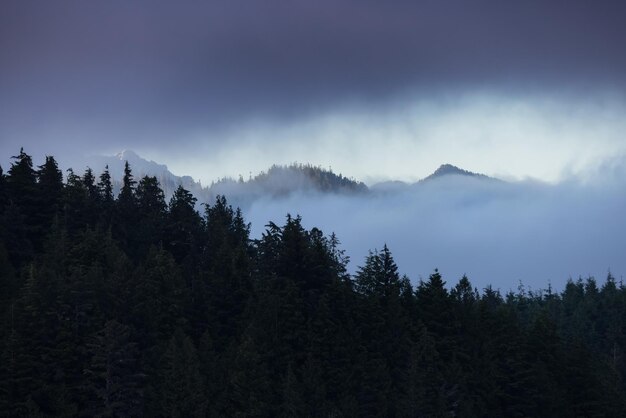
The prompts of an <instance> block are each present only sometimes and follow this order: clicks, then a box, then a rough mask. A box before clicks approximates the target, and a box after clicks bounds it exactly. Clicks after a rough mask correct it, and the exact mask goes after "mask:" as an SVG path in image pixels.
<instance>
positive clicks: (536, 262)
mask: <svg viewBox="0 0 626 418" xmlns="http://www.w3.org/2000/svg"><path fill="white" fill-rule="evenodd" d="M373 190H374V191H372V192H370V193H367V194H360V195H348V196H347V195H339V194H322V193H315V192H309V193H295V194H292V195H290V196H287V197H280V198H264V199H259V200H256V201H254V202H253V203H252V204H251V205H250V206H249V207H248V208H244V215H245V217H246V219H247V220H248V221H250V222H251V224H252V237H253V238H259V237H260V236H261V234H262V233H263V231H264V225H266V224H267V222H268V221H273V222H275V223H276V224H278V225H281V224H282V223H284V220H285V215H286V214H287V213H290V214H292V215H293V216H295V215H301V216H302V219H303V224H304V225H305V226H306V227H309V228H311V227H313V226H317V227H319V228H321V229H322V230H323V231H324V232H325V233H331V232H335V233H336V234H337V236H338V238H339V240H340V241H341V243H342V247H343V248H344V249H345V250H346V252H347V254H348V255H349V256H350V257H351V263H350V268H351V271H353V272H354V271H355V270H356V268H357V266H359V265H362V264H363V260H364V258H365V256H366V255H367V254H368V251H369V250H370V249H371V250H374V249H376V248H377V249H381V248H382V247H383V245H384V244H385V243H386V244H387V245H388V246H389V248H390V249H391V251H392V252H393V254H394V256H395V258H396V260H397V262H398V265H399V268H400V271H401V272H402V273H404V274H407V275H408V276H409V277H410V279H411V280H412V281H413V282H414V283H416V282H417V281H418V280H419V279H420V278H426V277H428V275H429V274H430V273H431V272H432V271H433V269H435V268H438V269H439V270H440V271H441V272H442V274H443V276H444V277H445V278H447V280H448V283H449V284H454V283H456V282H457V281H458V279H460V278H461V276H462V275H463V274H467V275H468V277H469V278H470V279H471V280H472V283H473V284H474V285H475V286H477V287H478V288H483V287H485V286H487V285H489V284H491V285H493V287H494V288H500V289H501V290H503V291H508V290H510V289H513V290H517V288H518V286H519V283H520V281H521V282H523V284H524V285H525V286H527V287H531V288H532V289H535V290H537V289H539V288H546V287H547V285H548V283H550V284H551V285H552V286H553V288H555V289H561V290H562V289H563V287H564V285H565V283H566V281H567V279H568V278H572V279H574V280H576V279H578V277H579V276H582V277H583V278H586V277H588V276H589V275H592V276H595V277H596V278H597V279H601V280H603V279H604V278H605V276H606V275H607V273H608V272H609V270H610V271H611V272H612V273H613V274H614V275H616V277H617V278H618V279H619V278H621V276H622V274H623V273H624V272H625V271H626V258H625V257H624V249H625V248H626V245H625V244H626V220H625V219H624V217H623V211H624V208H626V193H625V192H624V191H625V190H626V188H625V187H624V185H623V183H619V182H613V181H611V182H608V183H595V182H592V183H582V182H577V181H572V182H566V183H561V184H556V185H550V184H544V183H539V182H534V181H523V182H514V183H508V182H500V181H494V180H491V179H482V178H475V177H467V176H457V175H450V176H445V177H441V178H436V179H432V180H429V181H427V182H420V183H416V184H414V185H404V186H398V187H395V188H394V189H392V190H390V191H388V192H385V191H380V190H378V191H377V190H376V189H375V188H374V189H373Z"/></svg>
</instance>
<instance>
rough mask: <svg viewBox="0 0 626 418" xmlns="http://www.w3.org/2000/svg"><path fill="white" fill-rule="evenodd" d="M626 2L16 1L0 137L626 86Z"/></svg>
mask: <svg viewBox="0 0 626 418" xmlns="http://www.w3.org/2000/svg"><path fill="white" fill-rule="evenodd" d="M625 8H626V6H625V5H624V3H623V2H618V1H615V2H600V1H508V2H504V1H495V0H491V1H420V2H418V1H386V2H379V1H336V0H335V1H326V0H322V1H316V2H309V1H236V0H235V1H233V0H228V1H210V2H201V1H197V2H196V1H185V2H182V1H167V2H166V1H154V0H150V1H148V0H146V1H139V0H137V1H127V0H124V1H122V0H110V1H103V2H95V1H29V0H19V1H16V0H6V1H3V2H2V3H1V4H0V63H1V65H0V122H1V125H2V128H0V135H2V141H3V143H4V142H7V141H18V142H19V141H24V140H26V138H27V137H30V138H32V137H41V138H42V139H43V140H45V138H48V139H49V140H50V142H52V141H60V140H61V139H62V138H63V137H64V138H65V140H66V141H67V142H68V143H70V144H74V145H76V144H78V143H80V142H81V141H84V140H87V139H91V140H104V139H107V140H109V141H113V142H112V144H113V146H117V145H118V144H119V145H123V144H127V143H128V141H129V140H130V139H132V140H133V141H134V142H135V143H139V144H147V143H150V141H163V140H166V139H169V140H171V139H174V138H176V137H177V136H179V135H181V134H184V133H186V132H185V131H193V130H195V129H204V128H207V127H213V128H214V127H216V126H224V125H226V126H228V125H230V124H234V123H238V122H239V121H241V120H242V119H245V118H248V117H253V116H271V117H274V118H276V117H278V118H281V117H287V118H292V117H297V116H299V115H302V114H306V113H307V112H317V111H318V110H319V109H320V108H324V109H328V108H329V107H332V106H333V105H334V104H340V103H343V102H346V101H348V102H354V101H357V102H366V103H371V102H374V103H378V102H380V101H384V100H387V99H389V98H391V97H394V96H396V95H399V94H400V95H401V94H403V93H405V92H407V91H412V92H414V91H418V92H421V93H424V92H425V93H429V92H432V91H441V90H442V89H443V90H452V91H456V90H459V89H461V90H462V89H470V88H474V87H494V86H495V87H497V88H502V89H509V88H512V89H517V88H524V89H526V88H529V87H531V88H538V89H543V88H545V87H546V86H550V87H551V88H553V87H554V86H562V87H567V88H570V87H573V88H576V89H586V88H590V89H594V88H596V87H597V86H598V85H600V86H604V87H606V86H609V87H613V88H618V89H620V90H621V91H623V89H624V86H625V85H626V78H625V77H626V52H624V51H625V50H624V48H623V44H622V43H623V42H622V41H623V39H626V25H624V24H623V22H624V21H625V20H626V13H625ZM86 137H89V138H86ZM111 138H118V139H117V141H118V142H115V141H114V140H112V139H111ZM51 151H53V150H49V152H51Z"/></svg>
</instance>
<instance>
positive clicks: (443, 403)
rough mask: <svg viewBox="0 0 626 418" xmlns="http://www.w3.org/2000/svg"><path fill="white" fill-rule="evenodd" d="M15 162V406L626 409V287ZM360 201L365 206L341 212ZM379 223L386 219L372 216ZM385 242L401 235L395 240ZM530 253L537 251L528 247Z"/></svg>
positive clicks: (10, 323) (1, 302)
mask: <svg viewBox="0 0 626 418" xmlns="http://www.w3.org/2000/svg"><path fill="white" fill-rule="evenodd" d="M12 160H13V161H12V163H11V166H10V167H9V169H8V171H7V173H6V174H5V173H4V172H3V171H2V169H0V285H1V287H2V292H1V293H0V324H1V328H0V338H1V341H2V345H1V346H0V414H1V415H2V416H164V417H165V416H167V417H192V416H203V417H204V416H208V417H213V416H311V417H313V416H315V417H317V416H319V417H329V416H337V417H339V416H341V417H344V416H345V417H352V416H391V417H414V416H625V415H626V396H625V395H626V392H625V390H626V387H625V385H624V378H625V377H626V363H625V357H624V356H625V349H626V335H625V332H624V324H625V320H626V288H625V287H624V285H623V283H621V281H620V282H618V281H616V280H615V278H613V277H612V276H611V274H608V276H607V278H606V280H604V281H603V282H602V283H599V282H597V281H596V280H595V279H594V278H593V277H589V278H586V279H584V280H583V279H578V280H576V281H574V280H569V281H568V283H567V285H566V286H565V288H564V290H563V291H562V292H560V293H557V292H553V291H552V290H551V288H550V287H549V286H547V288H546V289H545V290H542V291H534V292H531V291H527V290H525V288H524V287H523V286H522V285H520V287H519V289H518V291H517V292H508V293H506V294H502V293H501V292H500V291H499V290H496V289H493V288H491V287H487V288H485V289H481V290H478V289H475V288H474V287H473V286H472V284H471V281H470V279H469V278H467V277H465V276H463V277H461V278H459V279H458V282H456V283H455V284H450V285H448V284H447V283H446V281H445V279H444V278H443V277H442V276H441V274H440V273H439V272H438V271H437V270H434V271H433V272H432V274H431V275H430V276H429V277H428V278H427V279H426V280H420V281H418V282H411V280H410V279H409V278H408V277H406V276H404V275H402V274H401V273H400V271H401V270H400V267H399V266H397V265H396V263H395V261H394V258H393V255H392V252H391V249H390V248H388V247H387V246H386V245H383V247H382V249H381V250H380V251H376V250H374V251H371V252H370V253H369V254H367V255H365V257H364V259H363V261H362V262H361V263H360V267H359V268H358V269H357V272H356V274H354V275H351V274H349V273H348V269H347V266H348V262H349V260H348V257H347V256H346V255H345V253H344V252H343V250H342V249H341V245H340V241H339V238H338V237H336V236H335V235H334V234H331V235H325V234H324V233H323V232H322V231H321V230H319V229H318V228H312V229H310V230H307V229H305V228H304V227H303V226H302V222H301V219H300V217H298V216H295V217H294V216H290V215H287V216H286V219H285V222H284V224H282V225H277V224H275V223H272V222H270V223H269V224H268V225H266V227H265V232H264V233H263V234H262V236H261V237H260V238H258V239H251V237H250V225H249V224H247V223H246V221H245V217H244V214H243V213H242V212H241V210H239V209H236V208H233V207H231V206H230V205H229V203H228V202H227V200H226V198H225V197H224V196H218V197H217V198H216V199H215V201H214V202H212V203H211V204H208V205H205V206H204V210H203V211H202V213H200V212H198V211H197V210H196V198H195V197H194V196H193V195H192V194H191V193H190V192H189V191H187V190H185V189H184V188H183V187H182V186H180V187H178V189H177V190H176V191H175V193H174V194H173V196H172V198H171V199H170V200H169V202H167V201H166V200H165V196H164V193H163V191H162V189H161V188H160V185H159V183H158V181H157V179H156V178H155V177H143V178H140V179H136V178H135V177H134V176H133V173H132V167H130V166H129V165H128V163H127V164H126V167H125V171H124V178H123V181H122V187H121V190H120V192H119V193H118V194H117V195H114V193H113V187H112V180H111V176H110V174H109V172H108V170H105V171H104V172H102V173H94V172H93V171H92V170H90V169H87V170H86V171H85V172H84V173H75V172H74V171H72V170H71V169H70V170H68V171H67V173H66V175H65V176H64V175H63V173H62V172H61V171H60V169H59V167H58V164H57V162H56V161H55V159H54V157H52V156H48V157H46V158H45V161H44V162H43V163H42V164H41V165H34V163H33V161H32V158H31V156H30V155H28V154H27V153H26V152H24V151H23V150H20V153H19V154H18V155H16V156H14V157H13V158H12ZM337 216H346V214H337ZM363 228H367V225H363ZM381 244H383V243H381ZM520 256H522V255H520Z"/></svg>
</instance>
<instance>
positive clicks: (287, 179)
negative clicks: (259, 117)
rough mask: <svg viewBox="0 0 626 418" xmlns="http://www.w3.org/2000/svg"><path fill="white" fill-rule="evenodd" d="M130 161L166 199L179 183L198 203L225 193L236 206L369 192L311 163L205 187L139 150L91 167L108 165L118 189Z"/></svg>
mask: <svg viewBox="0 0 626 418" xmlns="http://www.w3.org/2000/svg"><path fill="white" fill-rule="evenodd" d="M126 161H128V164H129V165H130V168H131V170H132V173H133V176H134V178H135V180H137V181H139V180H140V179H141V178H142V177H144V176H155V177H156V178H157V180H158V181H159V184H160V185H161V188H162V189H163V192H164V194H165V197H166V199H167V200H168V201H169V199H170V197H171V196H172V194H173V193H174V191H175V190H176V188H177V187H178V186H179V185H182V186H183V187H184V188H185V189H187V190H189V191H191V192H192V193H193V195H194V196H195V197H196V198H197V199H198V205H199V206H200V205H201V204H202V203H213V202H214V201H215V198H216V197H217V196H218V195H224V196H226V198H227V199H228V201H229V202H230V203H231V204H232V205H234V206H242V207H244V206H247V205H248V204H250V203H252V202H253V201H254V200H257V199H260V198H267V197H269V198H276V197H285V196H288V195H290V194H293V193H312V192H315V193H337V194H352V193H366V192H367V191H368V188H367V186H366V185H365V184H364V183H362V182H359V181H356V180H354V179H351V178H347V177H344V176H343V175H341V174H335V173H333V172H332V171H331V170H326V169H323V168H321V167H316V166H313V165H310V164H291V165H288V166H280V165H274V166H272V167H270V168H269V170H267V171H266V172H262V173H260V174H258V175H257V176H255V177H251V178H249V179H248V180H244V179H243V178H242V177H240V178H239V179H237V180H235V179H233V178H228V177H227V178H223V179H220V180H218V181H215V182H213V183H212V184H211V185H210V186H208V187H203V186H202V184H201V183H200V182H199V181H195V180H194V179H193V178H191V177H190V176H177V175H175V174H173V173H172V172H171V171H169V169H168V168H167V166H166V165H164V164H159V163H156V162H154V161H150V160H147V159H145V158H142V157H140V156H139V155H137V153H135V152H133V151H130V150H124V151H122V152H119V153H117V154H115V155H112V156H93V157H91V158H89V159H88V166H89V167H91V168H92V169H93V170H94V173H96V175H99V174H100V173H102V171H104V168H105V166H107V165H108V167H109V173H110V174H111V178H112V180H113V183H114V186H115V187H114V188H115V192H116V193H117V190H118V189H119V187H120V184H121V181H122V177H123V175H124V164H125V162H126Z"/></svg>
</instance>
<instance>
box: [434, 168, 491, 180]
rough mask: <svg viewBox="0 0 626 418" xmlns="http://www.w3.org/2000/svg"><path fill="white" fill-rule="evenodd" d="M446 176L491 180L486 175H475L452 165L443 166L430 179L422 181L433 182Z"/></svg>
mask: <svg viewBox="0 0 626 418" xmlns="http://www.w3.org/2000/svg"><path fill="white" fill-rule="evenodd" d="M444 176H468V177H480V178H485V179H490V178H491V177H488V176H486V175H484V174H480V173H473V172H471V171H467V170H463V169H462V168H459V167H457V166H455V165H452V164H442V165H440V166H439V168H438V169H436V170H435V172H434V173H432V174H431V175H429V176H428V177H425V178H424V179H422V181H428V180H433V179H436V178H440V177H444Z"/></svg>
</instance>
